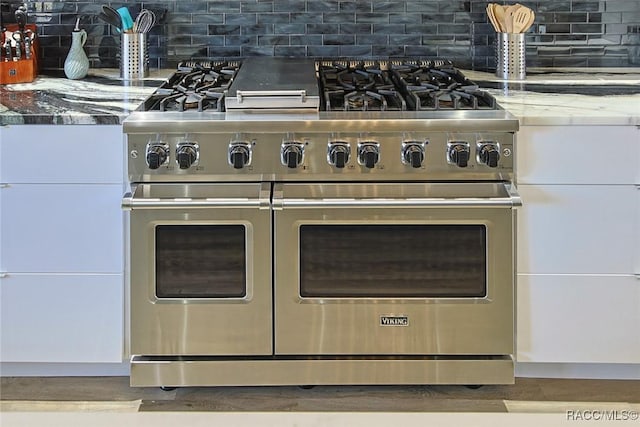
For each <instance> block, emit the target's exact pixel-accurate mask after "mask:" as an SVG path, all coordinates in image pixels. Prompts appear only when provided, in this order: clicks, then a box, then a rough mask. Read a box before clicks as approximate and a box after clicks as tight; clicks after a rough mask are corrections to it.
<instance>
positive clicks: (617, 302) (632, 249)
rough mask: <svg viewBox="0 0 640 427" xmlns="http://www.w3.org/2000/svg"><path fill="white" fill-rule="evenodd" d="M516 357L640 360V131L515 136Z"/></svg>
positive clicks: (543, 131) (549, 130)
mask: <svg viewBox="0 0 640 427" xmlns="http://www.w3.org/2000/svg"><path fill="white" fill-rule="evenodd" d="M517 180H518V190H519V192H520V194H521V196H522V200H523V208H522V209H521V210H520V212H519V216H518V245H517V248H518V263H517V271H518V276H517V286H518V288H517V360H518V361H519V362H534V363H535V362H544V363H547V362H548V363H640V334H638V330H640V280H639V278H638V277H637V276H638V274H639V273H640V189H639V185H638V184H639V183H640V129H638V128H637V127H633V126H627V127H624V126H622V127H620V126H582V127H567V126H525V127H523V128H522V130H521V132H519V134H518V145H517Z"/></svg>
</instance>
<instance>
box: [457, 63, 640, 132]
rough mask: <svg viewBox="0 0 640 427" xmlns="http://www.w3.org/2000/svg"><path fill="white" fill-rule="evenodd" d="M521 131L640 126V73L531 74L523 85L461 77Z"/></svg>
mask: <svg viewBox="0 0 640 427" xmlns="http://www.w3.org/2000/svg"><path fill="white" fill-rule="evenodd" d="M463 72H464V74H465V75H466V76H467V77H468V78H469V79H471V80H472V81H474V82H476V83H478V84H479V85H480V87H482V88H483V89H486V90H487V91H488V92H489V93H491V94H492V95H493V96H495V97H496V99H497V101H498V103H499V104H500V106H501V107H502V108H504V109H505V110H507V111H509V112H510V113H511V114H513V115H514V116H516V117H517V118H518V119H519V120H520V125H522V126H527V125H559V126H563V125H567V126H568V125H621V126H625V125H635V126H638V125H640V69H638V68H619V69H585V68H582V69H581V68H572V69H571V68H569V69H533V70H528V76H527V78H526V79H525V80H517V81H504V80H501V79H498V78H497V77H495V75H493V74H490V73H482V72H477V71H463Z"/></svg>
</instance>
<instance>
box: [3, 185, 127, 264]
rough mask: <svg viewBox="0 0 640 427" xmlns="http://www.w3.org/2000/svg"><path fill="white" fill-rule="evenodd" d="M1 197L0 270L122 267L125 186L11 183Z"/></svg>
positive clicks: (4, 189)
mask: <svg viewBox="0 0 640 427" xmlns="http://www.w3.org/2000/svg"><path fill="white" fill-rule="evenodd" d="M0 198H2V207H3V209H2V217H1V218H0V229H1V230H2V240H1V241H0V245H2V255H3V256H2V259H1V260H0V262H1V264H0V270H2V271H7V272H13V273H24V272H27V273H68V272H73V273H121V272H122V271H123V262H122V259H123V256H122V245H123V236H122V233H123V232H122V212H121V211H120V210H119V204H118V203H119V200H120V199H121V198H122V185H118V184H8V185H7V186H6V187H5V188H3V189H2V191H1V192H0Z"/></svg>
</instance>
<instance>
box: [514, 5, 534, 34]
mask: <svg viewBox="0 0 640 427" xmlns="http://www.w3.org/2000/svg"><path fill="white" fill-rule="evenodd" d="M530 12H531V9H529V8H528V7H525V6H519V7H518V8H513V9H510V11H509V16H510V19H511V29H512V32H513V33H523V32H524V31H523V30H525V28H526V27H527V24H528V23H529V18H530V16H531V15H530Z"/></svg>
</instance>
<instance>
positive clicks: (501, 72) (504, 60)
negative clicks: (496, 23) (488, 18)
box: [496, 33, 527, 80]
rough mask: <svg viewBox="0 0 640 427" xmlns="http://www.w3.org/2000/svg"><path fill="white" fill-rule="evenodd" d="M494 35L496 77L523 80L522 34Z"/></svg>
mask: <svg viewBox="0 0 640 427" xmlns="http://www.w3.org/2000/svg"><path fill="white" fill-rule="evenodd" d="M496 35H497V38H496V76H497V77H500V78H501V79H505V80H524V79H525V77H526V76H527V72H526V57H525V50H526V45H525V41H524V33H497V34H496Z"/></svg>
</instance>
